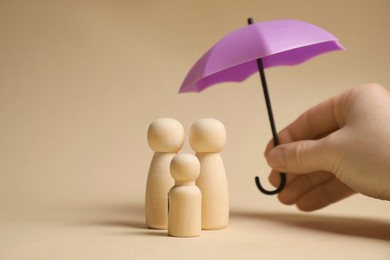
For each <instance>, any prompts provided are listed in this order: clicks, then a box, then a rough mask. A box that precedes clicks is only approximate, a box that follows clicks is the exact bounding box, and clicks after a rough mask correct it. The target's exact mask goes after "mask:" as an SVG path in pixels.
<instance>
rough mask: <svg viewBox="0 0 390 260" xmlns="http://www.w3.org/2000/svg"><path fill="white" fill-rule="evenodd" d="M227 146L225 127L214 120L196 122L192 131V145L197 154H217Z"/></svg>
mask: <svg viewBox="0 0 390 260" xmlns="http://www.w3.org/2000/svg"><path fill="white" fill-rule="evenodd" d="M225 144H226V130H225V126H224V125H223V124H222V123H221V122H220V121H218V120H217V119H213V118H202V119H199V120H197V121H195V122H194V123H193V124H192V126H191V129H190V145H191V147H192V149H194V151H195V152H197V153H217V152H220V151H221V150H222V149H223V148H224V147H225Z"/></svg>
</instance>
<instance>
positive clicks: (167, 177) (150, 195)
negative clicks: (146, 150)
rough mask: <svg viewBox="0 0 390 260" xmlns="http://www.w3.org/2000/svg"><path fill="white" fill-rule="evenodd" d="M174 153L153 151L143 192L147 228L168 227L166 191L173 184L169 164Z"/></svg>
mask: <svg viewBox="0 0 390 260" xmlns="http://www.w3.org/2000/svg"><path fill="white" fill-rule="evenodd" d="M175 155H176V153H155V154H154V156H153V159H152V162H151V164H150V169H149V174H148V179H147V182H146V193H145V218H146V225H147V226H148V227H149V228H153V229H167V228H168V192H169V189H170V188H171V187H172V186H173V185H174V180H173V178H172V177H171V174H170V171H169V164H170V163H171V160H172V158H173V157H174V156H175Z"/></svg>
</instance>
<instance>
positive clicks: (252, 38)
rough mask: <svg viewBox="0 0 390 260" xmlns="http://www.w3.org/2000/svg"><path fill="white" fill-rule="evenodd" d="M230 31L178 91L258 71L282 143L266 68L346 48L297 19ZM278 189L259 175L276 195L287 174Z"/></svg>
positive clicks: (240, 78)
mask: <svg viewBox="0 0 390 260" xmlns="http://www.w3.org/2000/svg"><path fill="white" fill-rule="evenodd" d="M248 24H249V26H246V27H243V28H241V29H238V30H236V31H233V32H231V33H230V34H228V35H226V36H225V37H224V38H222V39H221V40H220V41H219V42H217V43H216V44H215V45H214V46H213V47H212V48H211V49H210V50H209V51H207V52H206V53H205V54H204V55H203V56H202V57H201V58H200V59H199V60H198V61H197V62H196V63H195V65H194V66H193V67H192V69H191V70H190V72H189V73H188V74H187V76H186V78H185V79H184V81H183V84H182V85H181V87H180V90H179V93H183V92H201V91H202V90H204V89H206V88H207V87H210V86H212V85H214V84H217V83H221V82H227V81H234V82H241V81H243V80H245V79H246V78H248V77H249V76H250V75H252V74H253V73H255V72H256V71H258V72H259V73H260V79H261V83H262V86H263V91H264V97H265V102H266V106H267V111H268V116H269V121H270V125H271V131H272V136H273V142H274V146H277V145H278V144H279V140H278V135H277V131H276V127H275V121H274V118H273V113H272V107H271V101H270V98H269V94H268V88H267V82H266V78H265V74H264V69H265V68H270V67H274V66H282V65H297V64H300V63H303V62H305V61H306V60H308V59H310V58H312V57H315V56H317V55H319V54H322V53H326V52H329V51H335V50H343V49H344V48H343V47H342V46H341V45H340V43H339V42H338V40H337V39H336V38H335V37H334V36H333V35H332V34H330V33H328V32H327V31H325V30H323V29H321V28H319V27H317V26H315V25H312V24H309V23H306V22H302V21H296V20H273V21H266V22H260V23H255V24H253V21H252V19H251V18H249V19H248ZM280 177H281V182H280V185H279V187H278V188H277V189H276V190H273V191H268V190H265V189H264V188H263V187H262V186H261V184H260V180H259V177H257V176H256V178H255V182H256V185H257V187H258V189H259V190H260V191H261V192H263V193H264V194H268V195H272V194H277V193H279V192H280V191H282V190H283V188H284V186H285V184H286V175H285V173H280Z"/></svg>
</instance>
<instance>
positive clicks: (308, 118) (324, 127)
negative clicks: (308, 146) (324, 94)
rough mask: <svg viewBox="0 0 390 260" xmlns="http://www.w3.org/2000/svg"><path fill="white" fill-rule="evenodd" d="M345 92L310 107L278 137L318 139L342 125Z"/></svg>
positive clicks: (292, 139) (293, 139)
mask: <svg viewBox="0 0 390 260" xmlns="http://www.w3.org/2000/svg"><path fill="white" fill-rule="evenodd" d="M345 96H346V94H345V93H343V94H340V95H338V96H335V97H333V98H331V99H328V100H326V101H323V102H322V103H320V104H318V105H316V106H314V107H312V108H310V109H309V110H307V111H306V112H304V113H303V114H302V115H301V116H300V117H298V119H296V120H295V121H294V122H293V123H291V124H290V125H289V126H287V127H286V128H285V129H284V130H282V131H281V132H280V138H281V139H286V140H291V141H299V140H312V139H318V138H321V137H323V136H326V135H328V134H329V133H331V132H333V131H335V130H337V129H339V128H340V127H341V126H342V125H344V121H345V120H344V118H343V117H342V114H343V110H344V106H343V102H344V100H345Z"/></svg>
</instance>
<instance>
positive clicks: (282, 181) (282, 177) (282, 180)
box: [255, 172, 286, 195]
mask: <svg viewBox="0 0 390 260" xmlns="http://www.w3.org/2000/svg"><path fill="white" fill-rule="evenodd" d="M279 174H280V184H279V187H278V188H277V189H276V190H273V191H269V190H266V189H264V188H263V186H261V184H260V178H259V177H258V176H256V177H255V182H256V186H257V188H258V189H259V190H260V191H261V192H262V193H264V194H266V195H275V194H278V193H279V192H281V191H282V190H283V189H284V186H286V174H285V173H284V172H280V173H279Z"/></svg>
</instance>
